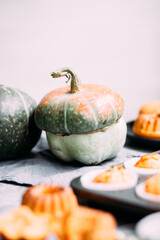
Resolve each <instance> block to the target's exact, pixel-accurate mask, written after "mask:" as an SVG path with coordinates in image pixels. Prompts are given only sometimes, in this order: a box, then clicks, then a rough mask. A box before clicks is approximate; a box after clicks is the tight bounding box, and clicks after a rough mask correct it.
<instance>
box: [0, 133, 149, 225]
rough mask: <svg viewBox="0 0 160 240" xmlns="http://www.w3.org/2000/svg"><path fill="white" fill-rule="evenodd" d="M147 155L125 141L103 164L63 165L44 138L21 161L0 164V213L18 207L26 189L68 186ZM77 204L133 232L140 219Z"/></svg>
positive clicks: (125, 213) (90, 204)
mask: <svg viewBox="0 0 160 240" xmlns="http://www.w3.org/2000/svg"><path fill="white" fill-rule="evenodd" d="M151 151H152V149H148V148H147V149H145V147H142V146H139V147H137V146H136V147H135V146H133V144H132V142H129V141H128V140H127V141H126V144H125V146H124V147H123V148H122V149H121V150H120V152H119V153H118V154H117V156H116V157H114V158H113V159H112V160H110V161H104V162H102V163H101V164H99V165H97V166H84V165H82V164H81V163H78V162H70V163H67V162H62V161H61V160H59V159H57V158H56V157H55V156H54V155H53V154H52V153H51V152H50V150H49V147H48V144H47V140H46V138H45V137H41V139H40V141H39V142H38V144H37V145H36V146H35V147H34V148H33V149H32V151H31V152H30V153H29V154H28V155H26V156H25V157H23V158H20V159H16V160H7V161H1V162H0V213H4V212H6V211H8V210H11V209H13V208H15V207H17V206H19V205H20V204H21V198H22V195H23V193H24V191H25V190H26V189H27V188H28V186H30V185H35V184H39V183H54V184H60V185H63V186H69V185H70V183H71V181H72V180H73V179H74V178H76V177H79V176H81V175H82V174H84V173H86V172H88V171H89V170H91V169H97V168H99V166H102V167H103V166H110V165H113V164H117V163H122V162H124V161H126V160H128V159H130V158H133V157H138V156H141V155H143V154H145V153H148V152H151ZM79 202H80V204H83V205H88V206H91V207H95V208H100V209H103V210H105V211H110V212H112V213H113V214H114V215H115V217H116V219H117V221H118V225H119V227H124V226H126V228H128V229H130V228H131V229H132V230H133V229H134V225H135V224H136V223H137V221H139V219H141V217H142V216H138V215H136V214H128V213H127V212H124V211H120V209H118V210H117V209H111V208H110V209H107V208H106V206H103V205H99V204H96V203H95V204H93V203H90V202H88V201H87V200H86V201H85V199H83V200H82V199H79ZM131 226H132V227H131Z"/></svg>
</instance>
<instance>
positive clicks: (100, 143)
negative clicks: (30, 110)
mask: <svg viewBox="0 0 160 240" xmlns="http://www.w3.org/2000/svg"><path fill="white" fill-rule="evenodd" d="M51 76H52V77H53V78H59V77H63V76H66V77H67V79H68V81H69V80H71V86H66V87H63V88H59V89H55V90H53V91H51V92H49V93H48V94H47V95H46V96H45V97H44V98H43V99H42V100H41V102H40V103H39V105H38V107H37V108H36V111H35V122H36V124H37V126H38V127H39V128H40V129H42V130H44V131H46V135H47V140H48V144H49V147H50V149H51V151H52V152H53V153H54V154H55V155H56V156H58V157H59V158H60V159H62V160H64V161H72V160H77V161H79V162H82V163H84V164H97V163H100V162H102V161H104V160H106V159H109V158H112V157H114V156H115V155H116V153H117V152H118V151H119V150H120V149H121V148H122V147H123V145H124V142H125V138H126V123H125V121H124V120H123V118H122V117H121V116H122V113H123V109H124V102H123V99H122V98H121V97H120V95H119V94H117V93H115V92H114V91H112V90H111V89H109V88H107V87H105V86H101V85H96V84H81V82H80V80H79V78H78V77H77V75H76V74H74V73H73V71H71V70H70V69H62V70H60V71H58V72H53V73H52V74H51Z"/></svg>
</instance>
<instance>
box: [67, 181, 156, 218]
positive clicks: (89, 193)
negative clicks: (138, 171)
mask: <svg viewBox="0 0 160 240" xmlns="http://www.w3.org/2000/svg"><path fill="white" fill-rule="evenodd" d="M140 182H141V180H139V181H138V183H137V184H139V183H140ZM71 187H72V188H73V190H74V192H75V194H76V195H77V197H78V198H80V199H84V200H87V201H90V202H93V203H96V204H97V205H98V206H100V208H101V206H103V208H104V206H106V207H107V208H110V207H111V208H112V209H113V208H114V209H118V210H121V211H122V210H126V211H127V212H129V211H130V212H132V213H134V214H138V215H141V216H145V215H147V214H150V213H153V212H157V211H160V203H153V202H149V201H146V200H143V199H141V198H139V197H138V196H137V195H136V192H135V187H133V188H129V189H127V190H119V191H97V190H90V189H86V188H84V187H83V186H82V184H81V181H80V177H78V178H75V179H73V180H72V181H71Z"/></svg>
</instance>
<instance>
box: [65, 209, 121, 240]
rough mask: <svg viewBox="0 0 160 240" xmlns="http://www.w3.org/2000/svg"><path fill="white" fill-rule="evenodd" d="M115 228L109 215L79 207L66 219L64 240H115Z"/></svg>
mask: <svg viewBox="0 0 160 240" xmlns="http://www.w3.org/2000/svg"><path fill="white" fill-rule="evenodd" d="M116 226H117V223H116V220H115V218H114V216H113V215H111V214H110V213H107V212H104V211H101V210H95V209H91V208H88V207H82V206H80V207H78V208H76V209H75V211H73V212H72V213H71V214H70V215H69V217H68V219H67V222H66V229H65V230H66V237H65V240H115V239H116V237H115V230H116Z"/></svg>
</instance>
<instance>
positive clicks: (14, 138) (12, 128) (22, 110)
mask: <svg viewBox="0 0 160 240" xmlns="http://www.w3.org/2000/svg"><path fill="white" fill-rule="evenodd" d="M36 106H37V105H36V103H35V101H34V100H33V99H32V98H31V97H30V96H29V95H27V94H26V93H24V92H22V91H20V90H17V89H14V88H9V87H5V86H3V85H0V159H1V160H2V159H12V158H15V157H19V156H22V155H25V154H26V153H27V152H29V151H30V150H31V149H32V148H33V147H34V146H35V144H36V143H37V141H38V140H39V138H40V135H41V130H40V129H39V128H38V127H37V126H36V124H35V121H34V111H35V108H36Z"/></svg>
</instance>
